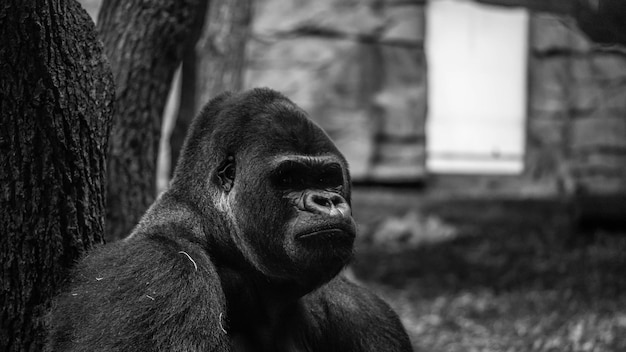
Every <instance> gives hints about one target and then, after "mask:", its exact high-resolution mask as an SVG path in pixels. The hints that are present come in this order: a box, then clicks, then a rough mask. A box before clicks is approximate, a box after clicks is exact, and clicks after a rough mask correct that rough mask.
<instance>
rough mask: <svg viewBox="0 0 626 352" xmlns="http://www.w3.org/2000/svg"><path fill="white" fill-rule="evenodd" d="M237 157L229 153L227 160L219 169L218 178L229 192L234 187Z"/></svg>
mask: <svg viewBox="0 0 626 352" xmlns="http://www.w3.org/2000/svg"><path fill="white" fill-rule="evenodd" d="M235 171H236V169H235V158H234V157H233V156H232V155H229V156H228V157H227V158H226V160H224V162H223V163H222V165H220V168H219V169H218V170H217V178H218V179H219V183H220V185H221V186H222V187H224V190H226V191H227V192H228V191H230V190H231V189H232V188H233V184H234V182H235V174H236V172H235Z"/></svg>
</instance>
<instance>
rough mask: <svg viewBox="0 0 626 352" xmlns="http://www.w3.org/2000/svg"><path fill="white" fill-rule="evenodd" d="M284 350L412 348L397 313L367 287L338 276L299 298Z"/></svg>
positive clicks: (400, 350)
mask: <svg viewBox="0 0 626 352" xmlns="http://www.w3.org/2000/svg"><path fill="white" fill-rule="evenodd" d="M287 329H290V330H291V331H290V332H289V335H291V336H292V338H291V339H290V340H288V341H287V345H288V347H287V350H295V351H300V350H306V351H309V350H310V351H355V352H365V351H368V352H369V351H371V352H377V351H395V352H408V351H412V350H413V349H412V347H411V342H410V340H409V338H408V335H407V334H406V331H405V329H404V327H403V326H402V323H401V322H400V320H399V318H398V316H397V315H396V313H395V312H393V310H392V309H391V307H389V305H388V304H387V303H386V302H384V301H383V300H382V299H380V298H379V297H377V296H376V295H375V294H374V293H372V292H370V291H368V290H367V289H365V288H363V287H360V286H358V285H356V284H354V283H352V282H350V281H348V280H347V279H345V278H343V277H341V276H338V277H337V278H335V279H333V280H332V281H330V282H329V283H328V284H327V285H325V286H323V287H321V288H320V289H319V290H317V291H315V292H313V293H311V294H309V295H307V296H305V297H303V298H302V307H301V309H299V311H298V313H297V314H295V315H294V321H292V322H291V323H290V327H289V326H288V327H287Z"/></svg>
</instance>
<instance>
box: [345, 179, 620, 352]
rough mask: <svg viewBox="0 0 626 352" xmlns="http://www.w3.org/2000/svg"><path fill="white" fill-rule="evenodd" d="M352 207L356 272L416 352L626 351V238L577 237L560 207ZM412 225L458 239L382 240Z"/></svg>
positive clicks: (371, 193)
mask: <svg viewBox="0 0 626 352" xmlns="http://www.w3.org/2000/svg"><path fill="white" fill-rule="evenodd" d="M353 203H354V213H355V218H356V219H357V222H358V223H359V228H360V239H359V241H358V244H357V256H356V258H355V262H354V264H353V267H352V269H353V271H354V273H355V275H356V277H357V278H358V279H359V280H361V281H363V282H364V283H365V284H366V285H368V286H370V287H372V288H373V289H374V290H376V291H377V292H378V293H379V294H381V295H382V296H383V297H385V298H386V299H387V300H388V301H389V302H390V303H391V304H392V305H393V306H394V307H395V308H396V309H397V310H398V311H399V313H400V314H401V317H402V319H403V322H404V323H405V326H406V327H407V330H408V332H409V334H410V336H411V339H412V341H413V344H414V346H415V350H416V351H434V352H436V351H442V352H444V351H445V352H448V351H452V352H454V351H626V232H622V233H614V232H613V233H608V232H605V231H603V230H593V231H591V232H588V233H585V234H582V233H576V231H575V230H573V229H572V226H570V221H569V218H568V216H567V214H568V212H567V211H566V207H564V206H563V205H562V204H561V203H559V202H558V201H552V200H541V201H539V200H533V201H531V200H525V201H524V200H503V199H499V200H493V199H492V200H485V199H450V198H437V197H432V196H429V195H422V194H419V193H417V192H410V191H402V190H393V191H386V190H364V189H362V190H359V189H357V190H356V192H355V195H354V200H353ZM411 213H417V214H419V217H421V218H423V219H430V218H433V217H435V218H436V219H440V221H439V222H441V223H444V224H445V226H447V227H451V228H454V229H455V231H454V232H455V235H454V236H449V238H448V239H446V240H445V241H410V240H409V239H410V235H408V236H395V237H393V236H392V237H391V240H392V241H399V242H400V243H381V242H380V241H376V240H375V239H376V238H377V236H380V234H377V232H380V231H379V230H380V229H381V228H382V229H386V227H384V226H382V225H381V224H384V223H385V222H386V221H387V219H389V218H396V219H407V218H411V217H408V216H407V215H406V214H411ZM413 218H414V217H413ZM396 227H398V226H396ZM426 229H428V228H426ZM417 231H424V230H423V228H418V230H417Z"/></svg>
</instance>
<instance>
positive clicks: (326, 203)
mask: <svg viewBox="0 0 626 352" xmlns="http://www.w3.org/2000/svg"><path fill="white" fill-rule="evenodd" d="M313 203H315V204H317V205H321V206H323V207H326V208H332V207H333V202H332V201H331V200H330V199H329V198H327V197H323V196H319V195H315V196H313Z"/></svg>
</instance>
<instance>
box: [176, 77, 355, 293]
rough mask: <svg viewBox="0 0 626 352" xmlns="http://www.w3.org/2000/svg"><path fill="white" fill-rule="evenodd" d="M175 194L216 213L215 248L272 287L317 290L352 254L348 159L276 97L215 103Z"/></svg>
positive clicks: (199, 127) (187, 152)
mask: <svg viewBox="0 0 626 352" xmlns="http://www.w3.org/2000/svg"><path fill="white" fill-rule="evenodd" d="M172 190H173V191H176V192H178V193H180V194H184V196H185V197H186V198H188V199H189V201H190V202H191V203H193V204H194V206H196V207H197V208H198V209H200V212H201V213H202V214H205V215H206V218H207V223H206V225H205V232H206V234H207V237H208V242H209V243H210V244H211V245H212V246H219V247H222V249H223V247H228V250H233V249H234V250H236V251H237V253H238V254H242V255H243V257H245V259H246V260H247V262H248V263H250V264H251V265H252V266H253V267H254V268H255V269H256V270H258V271H259V272H261V273H262V274H263V275H264V276H265V277H267V279H268V280H270V281H272V280H275V281H276V282H288V283H294V284H296V285H298V286H299V287H302V288H304V289H305V290H310V289H312V288H314V287H316V286H318V285H321V284H323V283H324V282H326V281H328V280H330V279H331V278H332V277H333V276H335V275H336V274H337V273H338V272H339V271H340V270H341V268H342V267H343V266H344V265H345V264H346V263H347V262H348V261H349V260H350V258H351V256H352V248H353V243H354V237H355V233H356V226H355V223H354V221H353V219H352V216H351V209H350V175H349V172H348V165H347V163H346V160H345V158H344V157H343V156H342V155H341V153H340V152H339V151H338V150H337V148H336V147H335V145H334V144H333V142H332V141H331V140H330V138H329V137H328V135H327V134H326V133H324V131H323V130H322V129H321V128H320V127H319V126H317V125H316V124H315V123H313V122H312V121H311V120H309V118H308V117H307V114H306V113H305V112H304V111H303V110H302V109H300V108H299V107H297V106H296V105H295V104H294V103H292V102H291V101H290V100H289V99H287V98H286V97H284V96H283V95H281V94H280V93H277V92H275V91H272V90H269V89H254V90H250V91H246V92H243V93H238V94H231V93H224V94H222V95H220V96H218V97H216V98H215V99H213V100H212V101H210V102H209V103H208V104H207V105H206V106H205V108H204V109H203V110H202V112H201V113H200V114H199V115H198V116H197V117H196V119H195V120H194V122H193V124H192V126H191V129H190V132H189V134H188V136H187V140H186V142H185V146H184V148H183V152H182V153H181V159H180V161H179V163H178V165H177V168H176V172H175V177H174V179H173V180H172ZM209 250H211V249H209Z"/></svg>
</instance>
